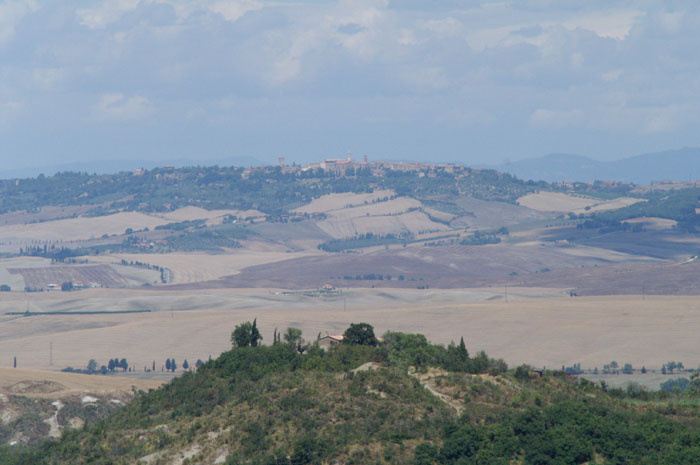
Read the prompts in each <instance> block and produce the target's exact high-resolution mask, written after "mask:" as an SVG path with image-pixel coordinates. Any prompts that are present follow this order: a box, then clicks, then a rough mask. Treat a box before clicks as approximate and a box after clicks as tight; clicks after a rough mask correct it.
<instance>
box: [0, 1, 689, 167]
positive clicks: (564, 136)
mask: <svg viewBox="0 0 700 465" xmlns="http://www.w3.org/2000/svg"><path fill="white" fill-rule="evenodd" d="M695 3H696V2H688V1H666V2H663V1H648V2H645V1H629V2H626V1H615V0H606V1H599V0H589V1H585V2H582V1H579V0H514V1H491V2H488V1H472V0H460V1H457V0H440V1H435V0H396V1H395V0H337V1H335V0H333V1H330V0H328V1H324V0H313V1H312V0H307V1H303V0H300V1H281V0H277V1H267V0H187V1H184V0H183V1H181V0H105V1H99V0H90V1H71V0H41V1H35V0H0V162H1V165H2V166H0V169H2V168H4V169H14V168H21V167H26V166H42V165H55V164H61V163H68V162H76V161H91V162H94V161H99V160H122V159H123V160H134V159H136V160H152V161H163V162H164V163H165V162H167V161H168V160H173V159H182V158H186V159H193V160H212V159H219V158H230V157H254V158H257V159H259V160H261V161H264V162H272V161H276V159H277V157H278V156H285V157H286V158H287V161H288V162H292V161H295V162H298V163H306V162H310V161H316V160H320V159H322V158H325V157H332V156H340V155H343V154H346V153H348V152H351V153H352V155H353V157H355V158H360V157H362V156H363V155H367V156H368V157H369V159H374V160H377V159H392V160H397V159H403V160H421V161H452V162H461V163H466V164H495V163H501V162H503V161H506V160H510V161H515V160H519V159H523V158H531V157H537V156H541V155H544V154H548V153H575V154H582V155H587V156H590V157H592V158H595V159H599V160H613V159H619V158H622V157H626V156H631V155H636V154H639V153H647V152H653V151H659V150H665V149H673V148H679V147H683V146H700V131H699V130H698V123H699V122H700V53H698V50H697V49H698V45H699V44H700V7H698V6H695Z"/></svg>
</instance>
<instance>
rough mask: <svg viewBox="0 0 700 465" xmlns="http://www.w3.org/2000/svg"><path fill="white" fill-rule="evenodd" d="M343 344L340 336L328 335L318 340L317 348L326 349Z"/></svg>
mask: <svg viewBox="0 0 700 465" xmlns="http://www.w3.org/2000/svg"><path fill="white" fill-rule="evenodd" d="M341 342H343V335H342V334H328V333H326V335H325V336H323V337H322V338H320V339H319V340H318V345H319V347H322V348H324V349H325V348H327V347H331V346H334V345H336V344H340V343H341Z"/></svg>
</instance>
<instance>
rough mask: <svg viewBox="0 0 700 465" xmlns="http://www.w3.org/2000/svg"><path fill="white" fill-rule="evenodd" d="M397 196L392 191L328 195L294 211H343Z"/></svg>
mask: <svg viewBox="0 0 700 465" xmlns="http://www.w3.org/2000/svg"><path fill="white" fill-rule="evenodd" d="M393 195H396V193H395V192H394V191H391V190H381V191H375V192H371V193H365V194H354V193H352V192H348V193H344V194H328V195H324V196H321V197H319V198H317V199H314V200H312V201H311V203H309V204H308V205H304V206H303V207H299V208H297V209H296V210H293V211H294V212H297V213H309V214H311V213H328V212H330V211H334V210H342V209H344V208H351V207H357V206H360V205H367V204H371V203H372V202H374V201H377V200H381V199H383V198H385V197H391V196H393Z"/></svg>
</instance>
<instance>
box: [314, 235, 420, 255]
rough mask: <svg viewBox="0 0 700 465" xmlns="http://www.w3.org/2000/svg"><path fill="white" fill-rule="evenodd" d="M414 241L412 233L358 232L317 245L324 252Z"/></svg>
mask: <svg viewBox="0 0 700 465" xmlns="http://www.w3.org/2000/svg"><path fill="white" fill-rule="evenodd" d="M412 242H415V239H414V237H413V234H411V233H404V234H373V233H366V234H359V235H357V236H355V237H351V238H347V239H333V240H330V241H327V242H324V243H322V244H319V245H318V248H319V249H320V250H323V251H325V252H343V251H345V250H353V249H363V248H366V247H376V246H378V245H392V244H410V243H412Z"/></svg>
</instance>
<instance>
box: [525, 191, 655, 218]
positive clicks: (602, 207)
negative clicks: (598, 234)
mask: <svg viewBox="0 0 700 465" xmlns="http://www.w3.org/2000/svg"><path fill="white" fill-rule="evenodd" d="M642 201H643V200H642V199H635V198H632V197H619V198H617V199H613V200H600V199H595V198H593V197H586V196H579V195H576V196H574V195H568V194H562V193H560V192H538V193H535V194H527V195H524V196H522V197H520V198H519V199H518V204H520V205H521V206H523V207H527V208H530V209H532V210H536V211H543V212H544V211H548V212H573V213H577V214H578V213H584V212H586V213H592V212H597V211H606V210H617V209H619V208H622V207H626V206H629V205H632V204H635V203H637V202H642ZM587 207H588V210H586V208H587Z"/></svg>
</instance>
